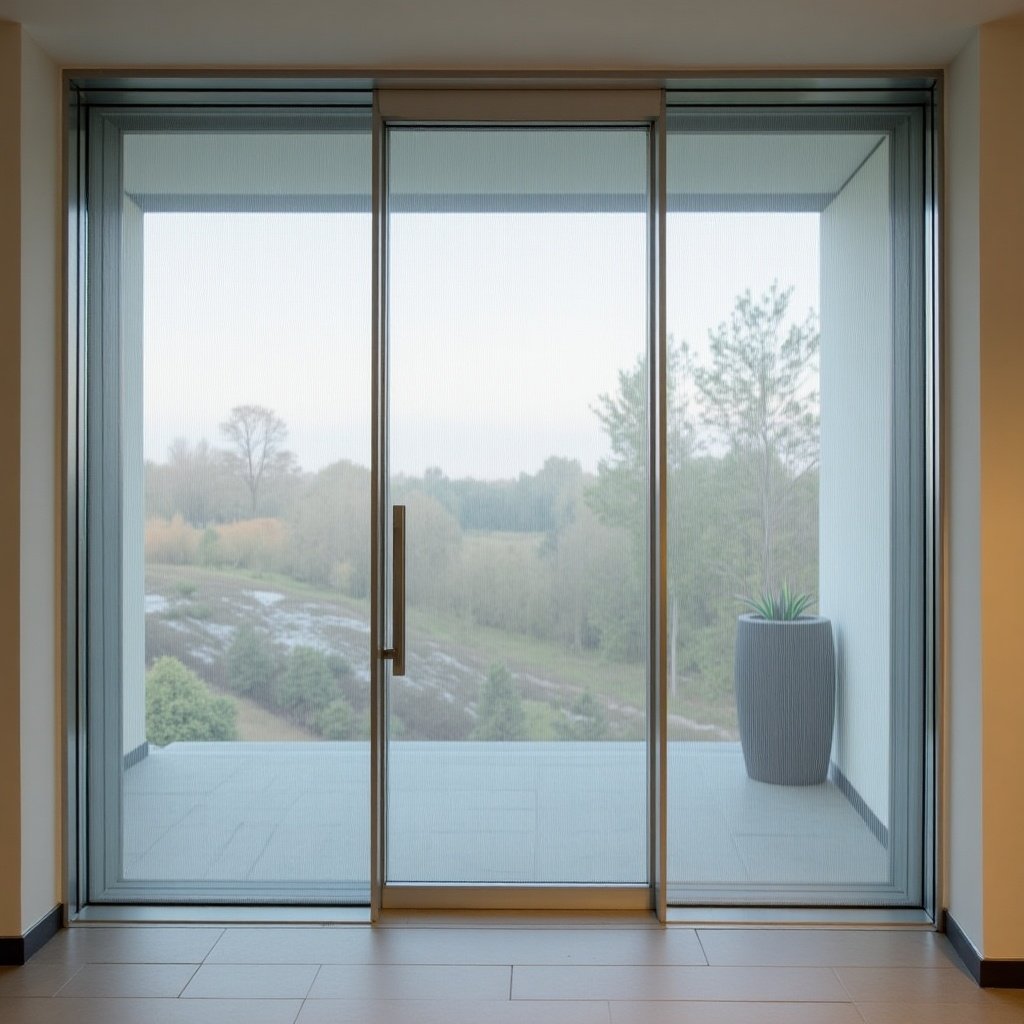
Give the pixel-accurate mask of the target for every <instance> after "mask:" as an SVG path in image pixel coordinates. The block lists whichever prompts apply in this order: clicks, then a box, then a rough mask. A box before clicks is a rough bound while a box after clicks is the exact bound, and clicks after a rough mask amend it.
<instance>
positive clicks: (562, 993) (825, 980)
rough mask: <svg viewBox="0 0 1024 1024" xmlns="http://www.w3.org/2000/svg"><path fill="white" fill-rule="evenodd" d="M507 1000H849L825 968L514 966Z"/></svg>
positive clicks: (831, 973)
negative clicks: (510, 991)
mask: <svg viewBox="0 0 1024 1024" xmlns="http://www.w3.org/2000/svg"><path fill="white" fill-rule="evenodd" d="M512 998H513V999H617V1000H646V999H653V1000H660V999H689V1000H717V999H724V1000H733V1001H744V1002H746V1001H747V1000H751V1001H755V1002H767V1001H771V1000H783V1001H793V1002H808V1001H809V1002H849V1001H850V997H849V996H848V995H847V994H846V991H845V990H844V989H843V987H842V985H840V984H839V979H838V978H837V977H836V976H835V973H834V972H833V971H832V970H831V969H830V968H824V967H516V968H515V969H514V970H513V973H512Z"/></svg>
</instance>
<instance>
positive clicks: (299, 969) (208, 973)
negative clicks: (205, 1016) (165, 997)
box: [182, 964, 320, 999]
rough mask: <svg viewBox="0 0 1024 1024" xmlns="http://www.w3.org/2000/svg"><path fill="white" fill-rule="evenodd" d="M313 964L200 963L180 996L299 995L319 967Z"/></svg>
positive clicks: (305, 991) (287, 997) (268, 997)
mask: <svg viewBox="0 0 1024 1024" xmlns="http://www.w3.org/2000/svg"><path fill="white" fill-rule="evenodd" d="M319 969H320V968H319V966H318V965H316V964H290V965H287V966H285V965H281V964H259V965H256V964H245V965H240V964H204V965H203V966H202V967H200V968H199V970H198V971H196V973H195V976H194V977H193V978H192V980H191V981H190V982H189V984H188V987H187V988H186V989H185V991H184V992H182V997H183V998H186V999H188V998H194V999H302V998H304V997H305V995H306V993H307V992H309V989H310V986H311V985H312V984H313V979H314V978H315V977H316V973H317V971H318V970H319Z"/></svg>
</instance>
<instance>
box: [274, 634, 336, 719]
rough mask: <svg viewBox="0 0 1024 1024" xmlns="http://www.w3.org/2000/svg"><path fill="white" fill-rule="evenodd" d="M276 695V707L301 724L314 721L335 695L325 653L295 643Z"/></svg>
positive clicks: (334, 685) (333, 683)
mask: <svg viewBox="0 0 1024 1024" xmlns="http://www.w3.org/2000/svg"><path fill="white" fill-rule="evenodd" d="M276 696H277V704H278V706H279V707H281V708H283V709H284V710H285V711H287V712H289V713H290V714H291V715H293V716H294V717H295V718H296V719H297V720H298V721H300V722H302V723H303V724H304V725H315V724H316V721H317V718H318V716H319V715H320V713H321V712H322V711H324V710H325V709H326V708H327V707H328V705H329V704H330V703H331V702H332V701H333V700H334V699H335V698H336V697H337V696H338V693H337V684H336V683H335V681H334V674H333V673H332V672H331V663H330V662H329V661H328V660H327V655H326V654H324V653H323V651H318V650H317V649H316V648H315V647H304V646H299V647H294V648H293V649H292V652H291V654H290V655H289V656H288V665H287V667H286V669H285V671H284V675H283V676H282V677H281V679H280V680H279V683H278V690H277V695H276Z"/></svg>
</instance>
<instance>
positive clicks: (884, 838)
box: [828, 761, 889, 850]
mask: <svg viewBox="0 0 1024 1024" xmlns="http://www.w3.org/2000/svg"><path fill="white" fill-rule="evenodd" d="M828 777H829V779H830V780H831V781H832V782H833V783H834V784H835V787H836V789H838V790H839V792H840V793H842V794H843V796H845V797H846V799H847V800H849V801H850V803H851V804H852V805H853V809H854V810H855V811H856V812H857V813H858V814H859V815H860V816H861V819H862V820H863V821H864V824H865V825H867V827H868V828H869V829H871V834H872V835H873V836H874V837H875V838H876V839H877V840H878V841H879V842H880V843H881V844H882V849H883V850H888V849H889V829H888V828H886V827H885V825H883V824H882V822H881V821H880V820H879V818H878V816H877V815H876V814H875V812H874V811H873V810H871V808H870V807H868V805H867V802H866V801H865V800H864V797H862V796H861V795H860V793H858V792H857V788H856V787H855V786H854V784H853V783H852V782H851V781H850V780H849V779H848V778H847V777H846V776H845V775H844V774H843V773H842V771H841V770H840V769H839V766H838V765H837V764H836V763H835V761H830V762H829V765H828Z"/></svg>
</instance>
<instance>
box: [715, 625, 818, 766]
mask: <svg viewBox="0 0 1024 1024" xmlns="http://www.w3.org/2000/svg"><path fill="white" fill-rule="evenodd" d="M835 678H836V658H835V647H834V644H833V640H832V623H831V622H830V621H829V620H828V619H826V618H822V617H820V616H812V615H807V616H801V617H800V618H798V619H792V620H789V621H783V620H777V619H765V618H762V617H761V616H760V615H741V616H740V618H739V622H738V624H737V629H736V666H735V683H736V709H737V712H738V716H739V727H740V742H741V743H742V745H743V760H744V761H745V763H746V766H747V774H748V775H749V776H750V777H751V778H752V779H756V780H757V781H758V782H773V783H776V784H778V785H783V786H813V785H815V784H816V783H820V782H824V781H825V778H826V776H827V774H828V763H829V755H830V754H831V752H832V726H833V722H834V719H835V707H836V685H835Z"/></svg>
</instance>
